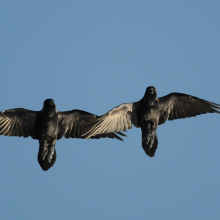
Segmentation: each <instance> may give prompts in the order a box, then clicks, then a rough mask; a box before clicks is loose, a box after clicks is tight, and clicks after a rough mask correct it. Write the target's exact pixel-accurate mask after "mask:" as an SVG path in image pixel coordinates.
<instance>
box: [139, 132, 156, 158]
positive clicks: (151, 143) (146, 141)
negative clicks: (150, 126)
mask: <svg viewBox="0 0 220 220" xmlns="http://www.w3.org/2000/svg"><path fill="white" fill-rule="evenodd" d="M157 146H158V137H157V133H156V131H152V130H149V131H147V133H145V132H143V131H142V147H143V149H144V151H145V153H146V154H147V155H148V156H149V157H153V156H154V155H155V152H156V150H157Z"/></svg>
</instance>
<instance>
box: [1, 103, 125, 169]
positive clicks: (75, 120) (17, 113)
mask: <svg viewBox="0 0 220 220" xmlns="http://www.w3.org/2000/svg"><path fill="white" fill-rule="evenodd" d="M96 118H97V116H96V115H94V114H91V113H89V112H85V111H82V110H72V111H66V112H58V111H57V110H56V106H55V103H54V101H53V99H47V100H45V101H44V105H43V109H42V110H41V111H31V110H27V109H23V108H15V109H10V110H6V111H2V112H0V134H1V135H5V136H19V137H22V136H23V137H28V136H31V137H32V138H33V139H38V140H39V144H40V146H39V152H38V162H39V164H40V166H41V167H42V169H43V170H48V169H49V168H51V167H52V166H53V165H54V163H55V161H56V150H55V144H56V141H57V140H60V139H61V138H62V137H65V138H83V137H82V134H84V133H85V132H86V131H87V130H88V125H89V124H90V123H92V122H94V121H95V120H96ZM118 134H119V135H122V136H125V135H124V134H122V133H121V132H118ZM105 137H108V138H117V139H119V140H122V139H121V138H120V137H119V136H118V135H116V134H115V133H113V132H110V133H108V134H98V135H94V136H91V137H90V138H92V139H99V138H105Z"/></svg>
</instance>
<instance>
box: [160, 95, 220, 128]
mask: <svg viewBox="0 0 220 220" xmlns="http://www.w3.org/2000/svg"><path fill="white" fill-rule="evenodd" d="M219 110H220V105H219V104H216V103H213V102H208V101H206V100H203V99H200V98H197V97H195V96H191V95H186V94H182V93H171V94H169V95H166V96H164V97H161V98H159V111H160V118H159V125H160V124H163V123H165V121H166V120H167V119H168V120H174V119H179V118H188V117H193V116H196V115H201V114H206V113H214V112H216V113H220V111H219Z"/></svg>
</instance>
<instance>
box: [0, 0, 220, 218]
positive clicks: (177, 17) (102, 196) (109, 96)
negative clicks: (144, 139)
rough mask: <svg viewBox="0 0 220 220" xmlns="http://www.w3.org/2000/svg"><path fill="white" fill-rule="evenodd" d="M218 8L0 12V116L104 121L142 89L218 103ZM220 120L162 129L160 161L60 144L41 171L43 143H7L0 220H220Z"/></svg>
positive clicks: (156, 4) (84, 143)
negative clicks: (25, 113) (53, 113)
mask: <svg viewBox="0 0 220 220" xmlns="http://www.w3.org/2000/svg"><path fill="white" fill-rule="evenodd" d="M219 8H220V2H219V1H203V0H200V1H188V0H186V1H157V0H156V1H130V0H129V1H114V0H112V1H98V0H95V1H85V0H81V1H65V0H63V1H56V0H54V1H42V0H39V1H32V2H27V1H22V0H21V1H1V3H0V27H1V28H0V77H1V78H0V91H1V98H0V100H1V101H0V110H6V109H11V108H18V107H22V108H26V109H30V110H41V109H42V106H43V101H44V100H45V99H47V98H53V99H54V100H55V104H56V106H57V110H58V111H67V110H72V109H81V110H85V111H89V112H91V113H94V114H98V115H102V114H104V113H105V112H107V111H109V110H110V109H111V108H113V107H115V106H117V105H119V104H121V103H129V102H134V101H139V100H140V99H141V98H142V97H143V95H144V92H145V89H146V87H148V86H155V87H156V88H157V91H158V96H159V97H160V96H164V95H166V94H169V93H171V92H181V93H186V94H190V95H194V96H197V97H200V98H203V99H206V100H209V101H212V102H216V103H220V87H219V82H220V40H219V39H220V25H219V24H220V15H219ZM219 116H220V115H217V114H208V115H202V116H197V117H196V118H190V119H184V120H183V119H181V120H177V121H172V122H167V123H166V124H164V125H162V126H159V128H158V132H157V133H158V138H159V146H158V149H157V152H156V155H155V157H154V158H149V157H148V156H147V155H146V154H145V153H144V151H143V149H142V147H141V130H140V129H137V128H135V127H133V129H131V130H129V131H128V132H127V136H128V137H127V138H125V139H124V141H123V142H122V141H118V140H111V139H102V140H80V139H62V140H60V141H58V142H57V144H56V149H57V154H58V157H57V161H56V163H55V165H54V167H52V168H51V169H50V170H49V171H47V172H43V171H42V170H41V168H40V166H39V165H38V162H37V153H38V141H36V140H33V139H31V138H30V137H29V138H26V139H24V138H18V137H4V136H0V146H1V147H0V149H1V153H0V175H1V177H0V213H1V218H2V219H5V220H7V219H24V220H25V219H43V218H44V219H96V220H98V219H114V220H117V219H127V220H129V219H132V220H133V219H153V220H155V219H218V218H219V216H220V187H219V186H220V173H219V170H220V160H219V158H220V146H219V143H220V129H219V128H220V123H219V122H220V117H219Z"/></svg>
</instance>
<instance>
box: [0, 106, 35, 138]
mask: <svg viewBox="0 0 220 220" xmlns="http://www.w3.org/2000/svg"><path fill="white" fill-rule="evenodd" d="M37 113H38V112H37V111H31V110H27V109H23V108H14V109H9V110H6V111H1V112H0V135H5V136H19V137H22V136H23V137H28V136H31V137H32V138H35V137H34V130H33V129H34V124H35V119H36V117H37Z"/></svg>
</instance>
